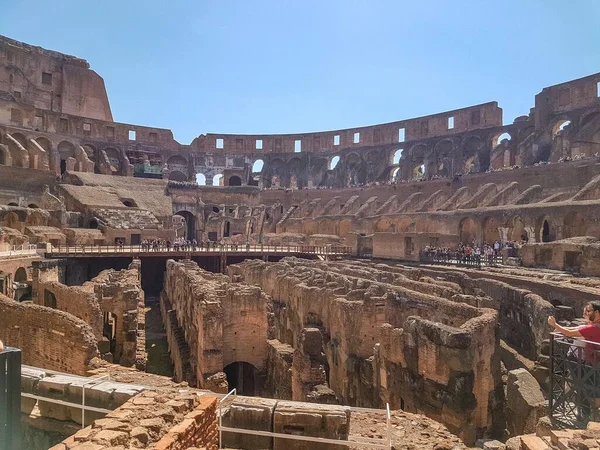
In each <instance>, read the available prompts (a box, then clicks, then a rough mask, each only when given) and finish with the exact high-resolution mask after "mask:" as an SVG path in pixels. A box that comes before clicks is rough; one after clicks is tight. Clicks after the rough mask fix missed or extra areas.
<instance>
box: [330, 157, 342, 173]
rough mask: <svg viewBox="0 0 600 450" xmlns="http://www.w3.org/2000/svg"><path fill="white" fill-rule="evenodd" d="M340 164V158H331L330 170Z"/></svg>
mask: <svg viewBox="0 0 600 450" xmlns="http://www.w3.org/2000/svg"><path fill="white" fill-rule="evenodd" d="M339 162H340V157H339V156H337V155H336V156H334V157H333V158H331V161H329V170H333V169H335V168H336V166H337V165H338V163H339Z"/></svg>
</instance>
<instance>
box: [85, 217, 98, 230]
mask: <svg viewBox="0 0 600 450" xmlns="http://www.w3.org/2000/svg"><path fill="white" fill-rule="evenodd" d="M87 227H88V228H89V229H90V230H95V229H97V228H98V219H96V218H94V219H92V220H90V221H89V222H88V226H87Z"/></svg>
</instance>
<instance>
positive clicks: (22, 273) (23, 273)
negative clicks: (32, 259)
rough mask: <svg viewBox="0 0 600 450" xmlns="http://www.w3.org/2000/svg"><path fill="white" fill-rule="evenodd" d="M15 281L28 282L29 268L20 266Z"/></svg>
mask: <svg viewBox="0 0 600 450" xmlns="http://www.w3.org/2000/svg"><path fill="white" fill-rule="evenodd" d="M15 282H16V283H26V282H27V270H25V268H24V267H19V268H18V269H17V271H16V272H15Z"/></svg>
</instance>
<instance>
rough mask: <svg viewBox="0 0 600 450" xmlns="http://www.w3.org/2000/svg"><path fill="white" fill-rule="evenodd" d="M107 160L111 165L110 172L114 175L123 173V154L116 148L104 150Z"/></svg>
mask: <svg viewBox="0 0 600 450" xmlns="http://www.w3.org/2000/svg"><path fill="white" fill-rule="evenodd" d="M104 152H105V153H106V158H107V159H108V163H109V164H110V171H111V173H112V174H113V175H117V174H119V173H120V171H121V154H120V152H119V150H117V149H116V148H111V147H109V148H107V149H105V150H104Z"/></svg>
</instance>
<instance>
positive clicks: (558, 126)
mask: <svg viewBox="0 0 600 450" xmlns="http://www.w3.org/2000/svg"><path fill="white" fill-rule="evenodd" d="M570 125H571V121H570V120H569V119H564V118H563V119H559V120H557V121H556V123H555V124H554V125H553V126H552V137H554V136H556V135H557V134H558V133H560V132H561V131H563V130H564V129H565V128H566V127H568V126H570Z"/></svg>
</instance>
